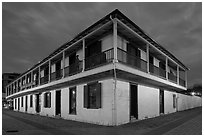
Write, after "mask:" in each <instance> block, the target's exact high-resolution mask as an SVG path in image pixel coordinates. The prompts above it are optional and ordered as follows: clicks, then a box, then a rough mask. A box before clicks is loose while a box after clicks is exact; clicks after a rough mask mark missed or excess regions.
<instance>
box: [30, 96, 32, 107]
mask: <svg viewBox="0 0 204 137" xmlns="http://www.w3.org/2000/svg"><path fill="white" fill-rule="evenodd" d="M30 107H33V95H30Z"/></svg>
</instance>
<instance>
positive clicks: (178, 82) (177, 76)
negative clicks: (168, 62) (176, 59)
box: [177, 65, 179, 85]
mask: <svg viewBox="0 0 204 137" xmlns="http://www.w3.org/2000/svg"><path fill="white" fill-rule="evenodd" d="M177 84H178V85H179V66H178V65H177Z"/></svg>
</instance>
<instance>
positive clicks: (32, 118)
mask: <svg viewBox="0 0 204 137" xmlns="http://www.w3.org/2000/svg"><path fill="white" fill-rule="evenodd" d="M2 112H3V115H2V118H3V119H2V129H3V130H2V131H3V133H2V134H15V135H16V134H18V135H34V134H35V135H36V134H37V135H44V134H47V135H50V134H54V135H69V134H77V135H141V134H152V135H156V134H195V135H196V134H201V127H202V121H201V119H202V116H201V114H202V108H201V107H199V108H194V109H191V110H186V111H182V112H177V113H172V114H168V115H162V116H159V117H155V118H150V119H146V120H141V121H137V122H134V123H128V124H125V125H121V126H117V127H110V126H100V125H95V124H88V123H82V122H76V121H71V120H64V119H55V118H49V117H44V116H40V115H31V114H26V113H21V112H14V111H10V110H3V111H2ZM187 125H188V126H189V127H188V128H186V126H187ZM197 125H199V128H198V129H196V130H194V131H195V132H192V131H191V132H190V133H189V132H187V131H185V130H189V128H193V127H198V126H197ZM192 126H193V127H192ZM177 128H179V129H177ZM180 128H181V129H182V130H181V129H180ZM8 131H16V132H8Z"/></svg>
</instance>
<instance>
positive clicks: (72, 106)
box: [69, 87, 76, 114]
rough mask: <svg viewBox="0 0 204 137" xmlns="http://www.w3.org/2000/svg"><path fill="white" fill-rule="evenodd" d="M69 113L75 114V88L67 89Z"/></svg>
mask: <svg viewBox="0 0 204 137" xmlns="http://www.w3.org/2000/svg"><path fill="white" fill-rule="evenodd" d="M69 113H70V114H76V87H73V88H70V89H69Z"/></svg>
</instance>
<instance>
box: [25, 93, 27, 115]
mask: <svg viewBox="0 0 204 137" xmlns="http://www.w3.org/2000/svg"><path fill="white" fill-rule="evenodd" d="M27 111H28V96H25V112H27Z"/></svg>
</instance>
